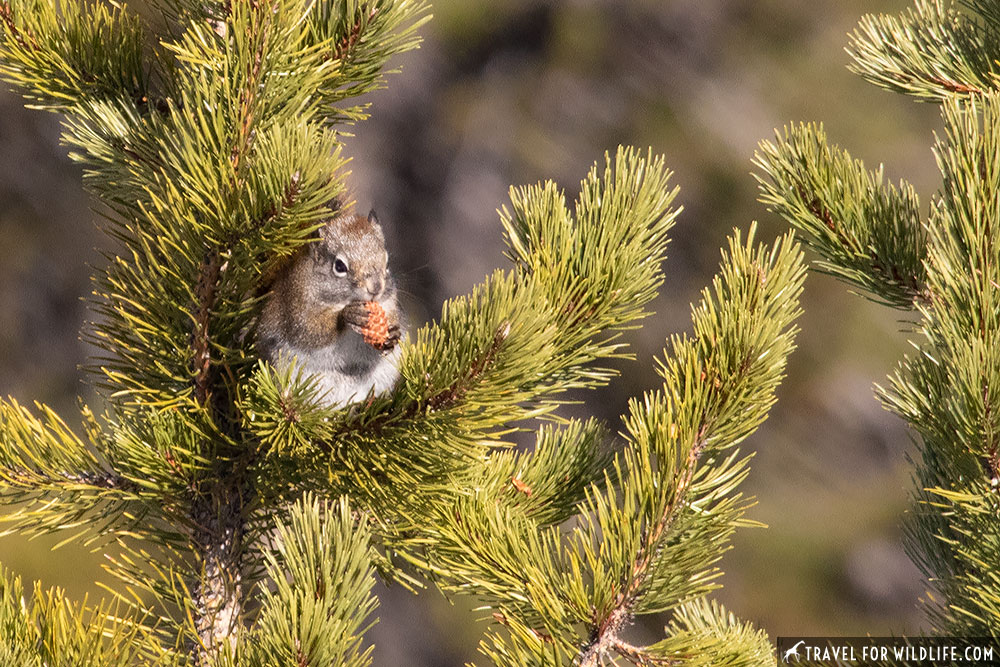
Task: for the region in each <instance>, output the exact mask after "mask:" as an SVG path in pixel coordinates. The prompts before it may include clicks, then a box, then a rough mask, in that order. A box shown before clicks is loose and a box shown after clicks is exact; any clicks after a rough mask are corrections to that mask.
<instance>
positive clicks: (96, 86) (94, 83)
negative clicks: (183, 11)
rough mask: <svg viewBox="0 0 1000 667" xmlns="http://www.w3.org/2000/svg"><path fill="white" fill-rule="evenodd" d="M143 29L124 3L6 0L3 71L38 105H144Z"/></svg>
mask: <svg viewBox="0 0 1000 667" xmlns="http://www.w3.org/2000/svg"><path fill="white" fill-rule="evenodd" d="M144 40H145V34H144V30H143V28H142V26H141V24H140V23H139V21H138V20H137V19H136V18H135V17H133V16H130V15H128V14H127V13H126V12H125V10H124V9H123V8H121V7H109V6H107V5H104V4H100V3H87V2H84V1H83V0H61V2H59V3H58V4H57V3H55V2H51V3H49V2H36V1H34V0H2V1H0V77H2V78H3V79H5V80H6V81H9V82H10V83H13V84H15V85H17V86H19V87H21V88H22V89H23V91H24V94H25V97H27V98H28V99H29V100H31V101H32V103H33V104H34V105H36V106H37V107H38V108H43V109H48V110H52V111H73V110H77V109H79V108H81V107H85V106H88V105H92V104H94V103H98V102H101V101H110V100H120V101H125V102H128V103H130V104H133V105H137V104H140V103H145V102H146V100H147V95H148V94H149V83H148V79H147V73H146V70H145V68H144V64H143V44H144Z"/></svg>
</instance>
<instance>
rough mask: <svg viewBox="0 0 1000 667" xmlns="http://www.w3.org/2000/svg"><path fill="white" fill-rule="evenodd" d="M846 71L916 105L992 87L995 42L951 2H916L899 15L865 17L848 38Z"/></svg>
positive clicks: (999, 51)
mask: <svg viewBox="0 0 1000 667" xmlns="http://www.w3.org/2000/svg"><path fill="white" fill-rule="evenodd" d="M848 53H849V54H850V55H851V57H852V58H853V59H854V62H853V63H852V64H851V70H852V71H854V72H855V73H857V74H860V75H861V76H862V77H864V78H865V79H866V80H867V81H869V82H871V83H874V84H875V85H877V86H880V87H883V88H887V89H889V90H892V91H895V92H899V93H903V94H905V95H910V96H913V97H916V98H917V99H918V100H921V101H930V102H941V101H943V100H946V99H948V97H950V96H952V95H956V94H957V95H964V96H968V95H978V94H981V93H984V92H986V91H989V90H992V89H994V88H995V87H996V83H995V80H996V76H997V74H998V70H997V65H996V63H997V58H998V56H1000V39H998V33H997V32H996V29H995V27H994V28H993V29H989V30H988V29H986V28H985V27H984V26H983V25H982V22H981V21H979V20H977V19H976V17H975V16H970V15H969V14H968V13H964V12H960V11H958V10H957V9H955V8H954V3H953V2H951V0H917V2H916V3H915V7H914V8H913V9H910V10H908V11H907V12H905V13H903V14H902V15H900V16H884V15H879V16H873V15H869V16H866V17H864V18H863V19H862V20H861V23H860V25H859V26H858V28H857V30H855V32H854V34H853V35H852V38H851V46H850V47H849V48H848Z"/></svg>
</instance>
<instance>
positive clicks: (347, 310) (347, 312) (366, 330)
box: [343, 301, 401, 352]
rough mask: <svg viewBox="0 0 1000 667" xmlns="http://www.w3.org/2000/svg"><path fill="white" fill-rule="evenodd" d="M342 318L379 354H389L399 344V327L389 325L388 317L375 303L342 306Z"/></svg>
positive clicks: (357, 302)
mask: <svg viewBox="0 0 1000 667" xmlns="http://www.w3.org/2000/svg"><path fill="white" fill-rule="evenodd" d="M343 317H344V322H346V323H347V325H348V326H350V327H351V328H352V329H354V330H355V331H356V332H358V333H359V334H361V337H362V338H363V339H364V341H365V342H366V343H368V344H369V345H371V346H372V347H374V348H375V349H376V350H378V351H379V352H389V351H390V350H392V349H393V348H394V347H396V344H397V343H398V342H399V337H400V334H401V332H400V330H399V325H398V324H396V323H395V322H392V323H390V321H389V315H388V314H387V313H386V312H385V309H384V308H382V306H381V305H380V304H379V303H378V302H377V301H355V302H353V303H350V304H348V305H346V306H344V310H343Z"/></svg>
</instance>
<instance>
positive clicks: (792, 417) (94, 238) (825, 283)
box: [0, 0, 940, 667]
mask: <svg viewBox="0 0 1000 667" xmlns="http://www.w3.org/2000/svg"><path fill="white" fill-rule="evenodd" d="M907 4H908V3H907V2H904V1H902V0H815V1H814V2H808V3H806V2H801V1H800V0H671V1H670V2H664V1H662V0H631V1H626V0H561V1H560V0H549V1H535V2H529V1H527V0H490V1H489V2H486V1H479V0H472V1H470V0H436V1H435V2H434V14H435V18H434V20H433V21H432V22H431V23H430V24H429V25H428V26H427V27H425V28H424V30H423V34H424V36H425V42H424V45H423V47H422V48H421V49H420V50H419V51H418V52H415V53H410V54H406V55H404V56H402V57H400V58H398V59H397V60H396V61H395V62H394V63H393V64H394V65H395V66H398V67H401V68H402V73H401V74H396V75H393V76H391V77H390V78H389V82H388V84H389V87H388V89H386V90H383V91H380V92H378V93H376V94H373V95H372V96H371V97H370V101H371V103H372V104H373V107H372V118H371V120H369V121H368V122H365V123H363V124H361V125H359V126H357V127H356V128H354V130H353V132H354V135H355V136H353V137H351V138H349V139H347V141H346V143H347V153H348V154H350V155H351V156H353V159H354V160H353V164H352V171H353V175H352V177H351V178H350V179H349V182H350V183H351V184H352V187H353V189H354V191H355V196H356V198H357V200H358V203H359V206H360V207H361V208H362V209H364V210H367V209H368V208H369V207H374V208H375V209H376V210H377V211H378V213H379V217H380V219H381V220H383V224H384V226H385V227H386V231H387V235H388V237H389V241H388V242H389V245H390V257H391V258H392V261H393V263H394V265H395V269H396V272H397V274H398V275H399V276H400V277H401V282H402V286H403V289H404V290H405V292H406V293H407V295H408V296H407V308H408V310H409V312H410V314H411V320H412V321H413V322H414V323H422V322H425V321H427V320H429V319H432V318H434V317H435V316H436V314H437V313H439V312H440V304H441V302H442V301H443V300H445V299H447V298H449V297H451V296H454V295H457V294H462V293H465V292H467V291H469V289H470V288H471V287H472V286H473V285H474V284H476V283H477V282H479V281H480V280H481V279H482V278H483V277H484V276H485V275H486V274H487V273H488V272H490V271H491V270H492V269H494V268H496V267H498V266H505V260H504V258H503V256H502V252H503V243H502V240H501V231H500V225H499V222H498V216H497V214H496V209H497V208H498V207H500V206H502V205H503V204H505V203H506V202H507V189H508V187H509V186H510V185H512V184H524V183H534V182H536V181H539V180H544V179H553V180H555V181H557V182H558V183H560V184H561V185H562V186H563V187H564V188H565V189H566V191H567V194H568V196H569V198H570V199H572V198H573V197H575V194H576V192H577V189H578V184H579V181H580V179H581V178H582V177H583V176H584V174H585V173H586V171H587V169H589V167H590V166H591V164H592V163H593V162H595V161H597V160H602V159H603V158H602V156H603V153H604V151H606V150H612V151H613V150H614V148H615V147H616V146H617V145H618V144H619V143H625V144H634V145H637V146H640V147H647V146H650V147H652V149H653V150H654V151H655V152H658V153H664V154H666V156H667V161H668V164H669V165H670V167H671V168H672V169H673V170H674V171H675V172H676V173H675V176H674V183H676V184H678V185H680V186H681V192H680V196H679V199H678V203H679V204H682V205H683V206H684V212H683V213H682V215H681V216H680V219H679V222H678V224H677V226H676V227H675V230H674V232H673V242H672V244H671V248H670V257H669V260H668V262H667V264H666V267H665V270H666V274H667V282H666V284H665V286H664V288H663V290H662V294H661V295H660V298H659V299H658V301H657V302H656V303H655V304H654V306H653V307H654V309H655V311H656V316H655V317H653V318H650V319H648V320H646V322H645V326H644V328H643V329H642V330H640V331H635V332H629V335H628V340H629V342H630V343H631V344H632V350H633V352H634V353H635V355H636V358H637V361H636V362H632V363H628V362H625V363H622V364H621V369H622V376H621V377H620V378H618V379H617V380H616V381H615V382H614V383H613V384H612V385H611V386H610V387H608V388H607V389H606V390H603V391H601V392H597V393H592V394H590V395H588V404H587V409H588V410H589V411H590V412H591V413H594V414H598V415H600V416H601V417H603V418H604V419H606V420H608V421H609V423H611V424H612V425H615V424H617V423H618V415H620V414H621V413H622V412H623V410H624V408H625V405H626V401H627V399H628V397H630V396H633V395H636V394H638V393H640V392H642V391H645V390H647V389H651V388H653V387H654V386H656V385H657V378H656V377H655V376H654V375H653V373H652V364H651V363H650V360H651V358H652V357H653V356H655V355H659V354H660V352H661V350H662V348H663V345H664V341H665V339H666V337H667V336H668V335H669V334H671V333H675V332H682V331H686V330H688V328H689V326H690V319H689V304H690V303H691V302H692V301H694V300H696V299H697V298H698V292H699V290H700V289H701V288H702V287H704V286H705V285H706V284H707V283H708V282H709V281H710V279H711V277H712V275H713V274H714V273H715V271H716V268H717V265H718V261H719V249H720V248H721V247H722V246H723V244H724V243H725V238H726V236H727V235H728V234H729V233H730V232H731V230H732V228H733V227H741V228H743V229H745V228H746V227H747V226H748V225H749V224H750V222H751V221H752V220H755V219H756V220H759V221H760V225H761V229H760V237H761V238H762V239H763V240H768V241H769V240H771V239H773V238H774V237H775V236H776V235H777V234H779V233H781V232H783V231H784V230H785V225H784V223H783V222H782V221H781V220H780V219H778V218H777V217H775V216H773V215H771V214H769V213H768V212H767V211H765V210H764V208H763V206H761V205H760V204H759V203H757V201H756V185H755V182H754V180H753V178H752V176H751V171H752V166H751V159H752V156H753V152H754V149H755V146H756V144H757V142H758V141H760V140H762V139H767V138H770V137H772V136H773V133H774V130H775V128H780V127H781V126H783V125H785V124H787V123H789V122H797V121H807V120H815V121H822V122H823V123H825V125H826V128H827V131H828V134H829V136H830V138H831V141H833V142H836V143H838V144H840V145H841V146H842V147H844V148H847V149H848V150H849V151H850V152H851V153H852V154H853V155H854V156H855V157H859V158H862V159H864V160H865V161H866V162H867V163H868V165H869V167H870V168H874V167H875V166H877V165H878V163H880V162H884V163H885V165H886V170H887V173H888V174H889V175H890V177H891V178H893V179H897V178H906V179H908V180H910V181H911V182H913V183H914V184H915V185H916V187H917V189H918V191H919V192H920V193H921V195H922V196H923V197H924V200H925V201H926V200H927V197H928V195H929V194H930V193H931V192H932V191H933V190H934V189H935V188H936V187H937V180H938V176H937V171H936V169H935V167H934V162H933V157H932V154H931V151H930V145H931V142H932V133H933V131H934V130H935V129H936V128H938V127H939V126H940V120H939V117H938V114H937V110H936V107H933V106H929V105H918V104H916V103H914V102H911V101H909V100H907V99H903V98H901V97H899V96H896V95H893V94H891V93H887V92H883V91H881V90H878V89H876V88H874V87H872V86H870V85H868V84H866V83H864V82H863V81H861V80H860V79H859V78H858V77H856V76H854V75H852V74H850V73H849V72H848V71H847V70H846V65H847V62H848V57H847V55H846V53H845V52H844V46H845V45H846V44H847V39H848V38H847V34H848V33H849V32H850V31H851V30H852V29H853V27H854V26H855V24H856V23H857V20H858V19H859V18H860V17H861V15H862V14H863V13H865V12H883V13H891V12H896V11H899V10H901V9H902V8H904V7H905V6H907ZM0 114H2V119H3V121H2V123H0V156H2V159H0V395H6V394H10V395H12V396H14V397H15V398H16V399H18V400H19V401H21V402H24V403H30V402H31V401H33V400H39V401H42V402H45V403H48V404H50V405H52V406H53V407H55V408H56V409H57V410H58V411H59V412H60V413H61V414H63V415H65V416H67V417H68V418H69V420H70V421H72V414H73V413H74V411H75V409H76V401H77V398H76V397H77V396H78V395H81V396H83V397H84V399H88V398H90V396H91V393H90V392H91V389H90V388H89V387H88V386H87V385H86V384H85V383H84V382H83V380H84V378H83V376H82V374H81V372H80V371H79V370H78V366H79V364H81V363H82V362H83V361H84V360H85V359H86V358H87V356H88V355H89V354H90V353H91V350H88V349H87V347H86V346H85V345H84V344H83V343H81V342H80V340H79V338H78V332H79V330H80V329H81V327H83V326H85V324H84V323H85V319H86V309H85V305H84V304H83V303H82V301H81V299H82V298H83V297H84V296H86V295H87V294H89V292H90V284H89V275H90V272H91V269H90V268H89V267H90V266H91V265H98V266H99V265H100V263H101V261H102V260H101V257H100V253H99V249H100V248H102V247H109V246H110V244H109V243H108V241H107V240H106V239H105V238H103V237H102V235H101V233H100V232H99V231H98V230H97V228H96V225H97V224H98V217H97V216H96V215H95V214H94V213H93V212H92V211H91V210H90V208H89V207H90V205H91V202H89V201H88V199H87V197H86V196H85V195H84V194H83V192H82V190H81V186H80V173H79V170H78V169H77V168H76V167H75V166H74V165H73V164H72V163H70V162H69V160H68V159H67V158H66V157H65V149H64V148H63V147H62V146H60V145H59V143H58V138H59V123H58V118H55V117H53V116H50V115H47V114H42V113H39V112H30V111H26V110H24V109H23V108H22V106H21V100H20V99H19V98H17V97H16V96H15V95H13V94H12V93H10V92H8V91H6V90H3V91H0ZM803 306H804V308H805V315H804V317H803V318H802V319H801V320H800V325H801V328H802V332H801V334H800V335H799V339H798V343H799V349H798V350H797V351H796V352H795V354H794V355H793V357H792V359H791V363H790V366H789V368H788V379H787V380H786V382H785V383H784V385H783V386H782V388H781V390H780V392H779V402H778V404H777V406H776V407H775V409H774V410H773V411H772V413H771V417H770V419H769V421H768V422H767V423H766V424H765V426H764V427H763V428H762V429H761V430H760V431H759V432H758V433H757V434H756V435H754V436H753V437H752V438H751V439H750V440H749V441H748V442H747V443H746V444H745V450H747V451H750V450H753V451H756V458H755V461H754V464H753V470H752V473H751V476H750V478H749V480H748V481H747V482H746V484H745V486H744V491H745V492H747V493H748V494H753V495H755V496H756V497H757V501H758V505H757V506H756V507H755V508H754V510H753V511H752V513H751V518H753V519H756V520H758V521H761V522H764V523H766V524H768V526H769V528H768V529H748V530H743V531H741V532H739V533H738V534H737V537H736V539H735V542H734V544H733V547H734V548H733V549H732V550H731V551H730V552H729V553H728V554H727V556H726V557H725V559H724V560H723V562H722V568H723V569H724V570H725V573H726V574H725V576H724V577H723V578H722V579H721V582H722V584H723V585H724V588H723V589H722V590H721V591H720V592H719V593H718V597H719V598H720V599H721V600H722V601H724V603H725V604H726V605H727V606H729V607H730V609H731V610H732V611H734V612H735V613H737V614H738V615H739V616H740V617H742V618H744V619H747V620H751V621H753V622H754V623H756V624H758V625H759V626H760V627H762V628H764V629H765V630H767V632H768V633H769V634H770V635H771V636H772V638H773V637H777V636H779V635H858V634H868V633H870V634H873V635H884V634H889V633H893V634H902V633H912V632H916V631H918V630H919V629H920V628H921V627H922V626H921V623H922V616H921V613H920V610H919V608H918V604H919V603H918V599H919V598H920V597H921V596H922V594H923V592H924V586H923V584H922V582H921V580H920V577H919V574H918V573H917V572H916V570H915V569H914V567H913V566H912V565H911V564H910V563H909V561H908V559H907V557H906V556H905V554H904V553H903V550H902V546H901V530H900V528H901V524H902V521H903V520H904V515H905V512H906V510H907V505H908V501H907V497H908V491H909V488H910V479H909V475H910V472H909V467H908V465H907V461H906V455H907V452H908V451H909V450H910V449H911V447H912V445H911V443H910V436H909V434H908V433H907V431H906V429H905V427H904V425H903V423H902V422H901V421H900V420H898V419H896V418H895V417H893V416H892V415H890V414H889V413H887V412H885V411H883V410H882V409H881V407H880V405H879V404H878V402H877V400H876V399H875V397H874V394H873V389H872V385H873V383H875V382H882V381H883V380H884V378H885V377H886V375H887V374H888V373H889V372H890V371H891V370H892V368H893V366H894V364H895V362H896V360H898V359H899V358H900V357H901V356H902V354H903V353H904V352H905V350H906V349H907V345H906V333H905V329H906V328H907V326H908V325H907V323H906V322H905V321H901V319H900V317H901V316H900V314H899V313H896V312H894V311H890V310H888V309H885V308H883V307H881V306H877V305H874V304H871V303H868V302H866V301H864V300H863V299H861V298H860V297H858V296H855V295H851V294H849V293H848V292H847V289H846V288H845V287H844V286H843V285H841V284H839V283H836V282H835V281H834V280H832V279H831V278H828V277H826V276H822V275H819V274H815V273H813V274H810V277H809V279H808V281H807V284H806V288H805V296H804V303H803ZM60 539H61V537H57V538H53V539H51V540H42V539H40V540H35V541H32V542H26V541H24V540H23V539H20V538H18V537H15V536H8V537H4V538H0V562H2V563H3V564H4V565H6V566H8V567H11V568H13V569H14V570H15V571H16V572H18V573H20V574H22V575H23V576H24V577H25V578H26V579H28V580H31V579H41V580H42V581H43V583H44V584H45V585H46V586H48V585H60V586H64V587H66V588H67V589H68V590H69V591H70V592H71V593H72V594H73V595H75V596H80V597H82V595H83V594H84V593H87V592H91V593H92V594H93V593H95V592H96V591H97V589H96V588H95V587H94V586H93V585H92V581H93V580H94V579H95V578H100V577H101V572H100V569H99V567H100V565H99V564H100V562H101V560H102V558H101V556H100V555H99V554H90V553H88V552H86V551H85V550H82V549H79V548H76V547H66V548H63V549H61V550H59V551H57V552H56V554H55V557H54V558H53V556H52V555H50V554H49V553H48V550H49V549H50V548H51V546H52V545H54V544H55V543H57V542H58V541H59V540H60ZM380 596H381V598H382V605H381V607H380V608H379V611H378V616H379V617H380V619H381V622H380V623H379V624H378V625H377V626H376V627H375V629H374V630H373V631H372V637H373V639H374V641H375V642H376V653H375V664H377V665H413V666H423V665H427V666H432V665H433V666H442V667H446V666H451V665H461V664H463V663H464V662H465V661H467V660H475V659H476V652H475V646H476V641H477V636H478V634H479V632H480V631H481V629H482V628H481V627H477V625H476V623H475V622H474V619H475V618H477V617H478V616H480V615H481V612H472V611H470V610H471V609H472V608H473V607H474V606H475V605H474V603H473V602H472V601H471V600H468V599H462V598H458V599H454V600H445V599H444V598H443V597H442V596H441V595H440V594H439V593H437V592H435V591H433V590H431V591H427V592H425V593H424V594H422V595H420V596H412V595H409V594H408V593H406V592H404V591H402V590H398V589H389V590H386V589H381V590H380ZM664 620H665V619H662V618H660V619H651V620H650V621H649V622H648V623H646V624H644V625H643V626H641V627H636V628H635V629H634V631H635V633H636V639H637V640H641V639H642V638H643V636H649V637H652V636H655V635H656V634H657V633H659V632H662V625H663V623H664Z"/></svg>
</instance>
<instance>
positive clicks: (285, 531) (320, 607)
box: [243, 495, 377, 667]
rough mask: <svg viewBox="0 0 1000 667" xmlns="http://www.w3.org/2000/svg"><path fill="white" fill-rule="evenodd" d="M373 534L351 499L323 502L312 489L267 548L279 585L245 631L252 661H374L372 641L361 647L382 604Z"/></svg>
mask: <svg viewBox="0 0 1000 667" xmlns="http://www.w3.org/2000/svg"><path fill="white" fill-rule="evenodd" d="M370 539H371V536H370V535H369V533H368V531H367V529H366V528H365V527H364V525H363V524H361V525H356V521H355V520H354V518H353V516H352V512H351V510H350V508H349V506H348V504H347V502H346V500H343V499H342V500H340V501H338V502H337V503H335V504H322V503H320V502H319V501H318V500H316V499H315V498H314V497H312V496H309V495H306V497H305V498H304V499H303V500H301V501H300V502H297V503H296V504H295V506H294V508H293V509H292V511H291V513H290V518H289V523H288V524H284V523H279V524H278V535H277V549H276V550H275V551H274V552H271V553H268V554H267V563H268V573H269V578H270V580H271V581H274V582H275V589H274V591H273V592H271V591H268V592H267V593H265V595H264V600H263V611H262V612H261V617H260V620H259V622H258V625H257V629H256V630H255V631H254V632H253V633H252V634H249V635H248V636H247V637H246V638H245V648H244V649H243V650H244V652H245V655H246V656H248V661H247V663H246V664H247V665H249V666H250V667H265V666H269V665H274V664H291V665H342V666H343V667H364V666H366V665H369V664H370V663H371V653H372V649H371V647H367V648H363V647H362V639H363V634H364V633H365V632H366V631H367V629H368V628H370V627H371V624H370V623H369V622H368V621H367V618H368V617H369V616H370V614H371V613H372V611H373V610H374V609H375V606H376V604H377V600H376V598H375V597H374V595H372V592H371V589H372V586H373V585H374V583H375V578H374V574H373V572H372V567H371V561H370V559H371V554H370V547H369V540H370Z"/></svg>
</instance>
